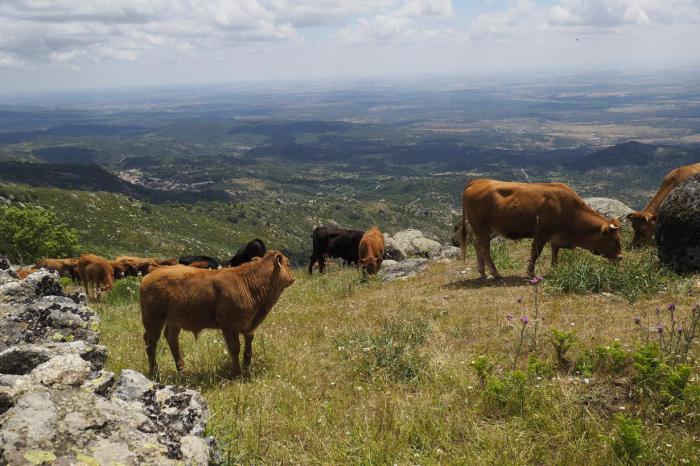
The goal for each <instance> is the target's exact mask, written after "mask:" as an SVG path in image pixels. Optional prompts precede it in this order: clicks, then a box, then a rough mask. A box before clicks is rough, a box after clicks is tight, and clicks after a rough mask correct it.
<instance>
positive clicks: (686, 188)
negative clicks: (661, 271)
mask: <svg viewBox="0 0 700 466" xmlns="http://www.w3.org/2000/svg"><path fill="white" fill-rule="evenodd" d="M656 246H657V248H658V252H659V259H660V260H661V262H662V263H664V264H666V265H668V266H669V267H671V268H672V269H673V270H675V271H676V272H679V273H684V272H697V271H700V175H695V176H693V177H691V178H689V179H687V180H686V181H684V182H683V183H681V184H680V185H679V186H678V187H676V188H675V189H674V190H673V191H671V193H670V194H669V195H668V197H667V198H666V200H664V202H663V204H661V207H660V208H659V211H658V213H657V217H656Z"/></svg>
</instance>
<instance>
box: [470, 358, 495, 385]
mask: <svg viewBox="0 0 700 466" xmlns="http://www.w3.org/2000/svg"><path fill="white" fill-rule="evenodd" d="M471 366H472V367H473V368H474V370H475V371H476V376H477V377H478V378H479V383H480V384H481V386H482V387H483V386H484V385H486V380H487V379H488V377H489V376H490V375H491V373H492V372H493V363H492V362H491V361H490V360H489V358H487V357H486V356H484V355H481V356H479V357H478V358H476V359H475V360H474V361H472V363H471Z"/></svg>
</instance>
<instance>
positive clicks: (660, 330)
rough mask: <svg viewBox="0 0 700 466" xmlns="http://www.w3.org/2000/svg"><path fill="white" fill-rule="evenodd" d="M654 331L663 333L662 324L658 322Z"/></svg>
mask: <svg viewBox="0 0 700 466" xmlns="http://www.w3.org/2000/svg"><path fill="white" fill-rule="evenodd" d="M656 331H657V332H659V333H664V326H663V325H661V324H659V325H657V326H656Z"/></svg>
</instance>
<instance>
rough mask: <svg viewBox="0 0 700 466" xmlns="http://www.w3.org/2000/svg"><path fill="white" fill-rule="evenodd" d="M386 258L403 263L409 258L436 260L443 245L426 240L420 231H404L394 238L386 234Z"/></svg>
mask: <svg viewBox="0 0 700 466" xmlns="http://www.w3.org/2000/svg"><path fill="white" fill-rule="evenodd" d="M384 247H385V253H384V257H385V258H387V259H391V260H395V261H402V260H404V259H406V258H408V257H424V258H430V259H433V258H436V257H438V256H439V255H440V252H441V251H442V245H441V244H440V243H439V242H437V241H435V240H433V239H430V238H426V237H425V235H424V234H423V232H422V231H420V230H413V229H409V230H402V231H399V232H398V233H396V234H395V235H394V236H390V235H388V234H386V233H384Z"/></svg>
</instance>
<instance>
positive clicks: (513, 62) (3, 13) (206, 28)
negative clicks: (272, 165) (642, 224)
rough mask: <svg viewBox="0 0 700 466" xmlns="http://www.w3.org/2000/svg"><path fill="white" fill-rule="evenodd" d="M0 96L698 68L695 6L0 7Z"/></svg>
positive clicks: (655, 1)
mask: <svg viewBox="0 0 700 466" xmlns="http://www.w3.org/2000/svg"><path fill="white" fill-rule="evenodd" d="M0 29H1V30H2V31H3V34H2V36H0V89H2V90H1V91H0V94H3V95H11V94H31V93H36V92H46V91H50V92H51V91H74V90H101V89H109V88H111V89H126V88H138V87H154V86H156V87H161V86H165V87H173V86H175V87H177V86H190V85H221V84H223V83H231V84H241V85H246V84H255V83H261V82H263V83H275V82H289V81H316V80H322V81H347V80H357V79H396V78H401V77H415V78H419V77H421V76H428V77H430V76H476V77H479V76H482V77H483V76H489V75H503V74H508V73H511V74H516V75H519V74H530V73H536V74H539V73H545V74H554V75H556V74H570V73H595V72H598V73H601V72H603V71H604V70H607V71H609V72H630V71H634V72H637V73H645V72H652V73H658V72H663V71H669V70H680V71H685V72H688V71H693V70H698V69H700V54H698V52H697V45H696V44H698V43H700V0H669V1H662V0H614V1H603V0H558V1H555V0H542V1H531V0H520V1H504V0H483V1H474V2H466V1H457V0H454V1H451V0H377V1H365V0H362V1H355V2H344V1H340V0H319V1H310V0H300V1H294V2H291V1H286V0H279V1H268V0H246V1H242V0H240V1H223V0H222V1H213V2H212V1H208V2H204V1H202V2H199V1H193V2H192V1H191V2H180V1H175V2H161V1H151V2H141V1H137V0H117V1H115V2H110V3H103V2H97V1H88V2H78V1H74V0H47V1H44V2H41V3H37V2H33V1H30V0H10V1H5V2H2V3H1V4H0Z"/></svg>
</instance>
